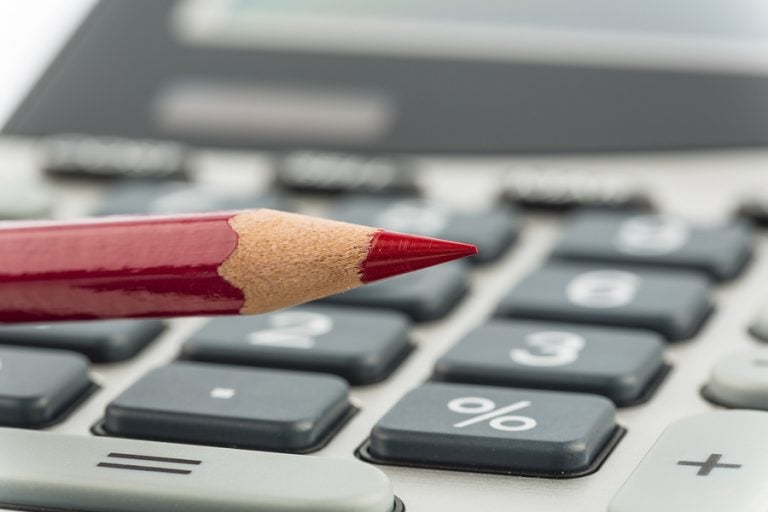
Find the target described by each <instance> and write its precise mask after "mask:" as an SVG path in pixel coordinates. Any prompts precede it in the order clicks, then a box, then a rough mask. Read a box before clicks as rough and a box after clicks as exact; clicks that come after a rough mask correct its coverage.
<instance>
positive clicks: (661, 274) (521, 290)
mask: <svg viewBox="0 0 768 512" xmlns="http://www.w3.org/2000/svg"><path fill="white" fill-rule="evenodd" d="M709 291H710V283H709V281H708V280H707V279H706V278H705V277H704V276H702V275H701V274H699V273H695V272H686V271H673V270H660V269H653V270H651V269H642V270H638V269H636V268H626V267H612V266H604V267H600V266H595V265H582V264H577V263H563V262H552V263H549V264H547V265H546V266H544V267H542V268H540V269H539V270H536V271H534V272H533V273H531V274H529V275H528V276H527V277H526V278H524V279H523V280H522V281H521V282H520V283H518V285H517V286H516V287H515V288H514V289H513V290H512V291H511V292H510V293H509V294H508V295H507V296H506V297H505V298H504V299H502V301H501V303H500V304H499V309H498V314H499V315H501V316H508V317H516V318H532V319H541V320H554V321H563V322H579V323H591V324H605V325H615V326H623V327H637V328H640V329H648V330H652V331H656V332H658V333H660V334H661V335H662V336H664V337H666V338H667V339H670V340H678V339H684V338H688V337H690V336H692V335H693V334H694V333H695V332H696V331H697V330H698V329H699V327H700V326H701V324H702V323H703V322H704V320H705V319H706V317H707V315H708V314H709V312H710V310H711V303H710V298H709Z"/></svg>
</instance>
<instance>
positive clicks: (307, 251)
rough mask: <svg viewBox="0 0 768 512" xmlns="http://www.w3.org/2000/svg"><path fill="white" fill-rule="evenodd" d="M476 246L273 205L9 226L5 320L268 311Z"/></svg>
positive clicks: (4, 235) (2, 232)
mask: <svg viewBox="0 0 768 512" xmlns="http://www.w3.org/2000/svg"><path fill="white" fill-rule="evenodd" d="M476 252H477V249H476V248H475V247H474V246H473V245H469V244H462V243H458V242H448V241H444V240H437V239H433V238H426V237H418V236H412V235H404V234H401V233H393V232H388V231H383V230H380V229H376V228H370V227H365V226H357V225H354V224H347V223H343V222H336V221H331V220H324V219H317V218H312V217H306V216H303V215H296V214H291V213H284V212H277V211H273V210H265V209H262V210H250V211H243V212H225V213H215V214H201V215H183V216H166V217H112V218H109V217H107V218H104V219H94V220H92V221H81V222H77V223H63V222H58V223H57V222H51V223H48V222H45V223H25V224H19V223H6V224H0V322H33V321H34V322H38V321H51V320H82V319H96V318H122V317H152V316H161V317H166V316H186V315H220V314H250V313H262V312H267V311H271V310H274V309H279V308H283V307H286V306H291V305H294V304H299V303H302V302H307V301H310V300H314V299H317V298H320V297H324V296H326V295H330V294H333V293H337V292H341V291H344V290H347V289H350V288H354V287H356V286H359V285H361V284H364V283H369V282H371V281H376V280H379V279H382V278H385V277H390V276H394V275H398V274H402V273H405V272H410V271H413V270H418V269H421V268H425V267H428V266H431V265H435V264H438V263H442V262H446V261H450V260H453V259H457V258H461V257H464V256H468V255H472V254H475V253H476Z"/></svg>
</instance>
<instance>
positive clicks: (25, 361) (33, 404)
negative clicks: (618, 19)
mask: <svg viewBox="0 0 768 512" xmlns="http://www.w3.org/2000/svg"><path fill="white" fill-rule="evenodd" d="M90 386H91V381H90V379H89V377H88V361H87V360H86V359H85V358H84V357H83V356H81V355H80V354H75V353H72V352H66V351H63V350H45V349H28V348H15V347H4V348H0V425H7V426H15V427H38V426H42V425H44V424H46V423H50V422H51V421H53V420H55V419H57V416H59V415H60V414H61V413H62V412H64V410H65V409H67V408H68V407H69V406H70V405H72V404H73V403H75V402H76V401H77V400H78V399H79V398H80V397H82V395H83V394H84V393H85V392H86V391H87V390H88V388H89V387H90Z"/></svg>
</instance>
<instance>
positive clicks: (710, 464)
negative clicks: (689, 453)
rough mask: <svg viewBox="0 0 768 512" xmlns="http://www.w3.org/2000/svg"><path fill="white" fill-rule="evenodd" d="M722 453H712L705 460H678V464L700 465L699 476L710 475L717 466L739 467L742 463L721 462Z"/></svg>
mask: <svg viewBox="0 0 768 512" xmlns="http://www.w3.org/2000/svg"><path fill="white" fill-rule="evenodd" d="M722 456H723V454H722V453H712V454H710V456H709V457H707V460H705V461H704V462H693V461H690V460H679V461H677V465H678V466H699V471H698V472H697V473H696V474H697V475H698V476H708V475H709V474H710V473H711V472H712V470H713V469H715V468H728V469H739V468H740V467H741V464H720V458H721V457H722Z"/></svg>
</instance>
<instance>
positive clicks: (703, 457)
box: [608, 411, 768, 512]
mask: <svg viewBox="0 0 768 512" xmlns="http://www.w3.org/2000/svg"><path fill="white" fill-rule="evenodd" d="M766 432H768V413H765V412H758V411H718V412H710V413H706V414H700V415H697V416H691V417H688V418H685V419H683V420H680V421H677V422H675V423H673V424H672V425H670V426H669V427H667V429H666V430H665V431H664V432H663V433H662V434H661V436H660V437H659V439H658V441H656V444H654V445H653V447H652V448H651V450H650V452H648V454H647V455H646V456H645V458H644V459H643V460H642V461H641V462H640V465H639V466H638V467H637V468H636V469H635V471H634V472H633V473H632V475H631V476H630V477H629V479H628V480H627V481H626V482H625V483H624V485H623V486H622V487H621V489H620V490H619V493H618V494H617V495H616V496H615V497H614V498H613V501H611V504H610V505H609V506H608V512H649V511H653V512H682V511H696V512H723V511H726V510H727V511H729V512H757V511H763V510H765V509H766V504H768V485H765V475H766V474H768V451H766V450H765V448H764V447H765V433H766Z"/></svg>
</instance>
